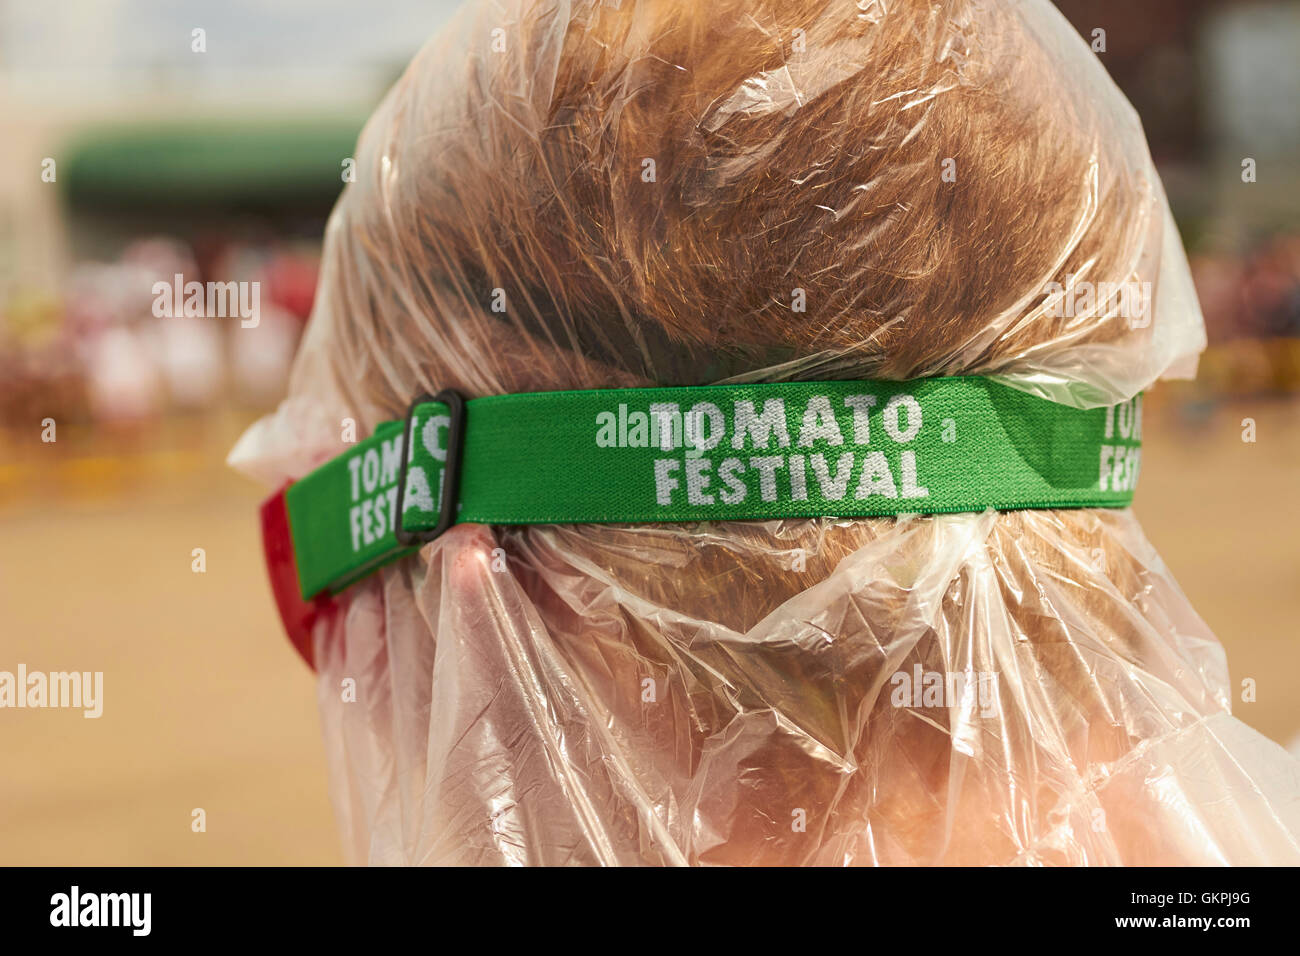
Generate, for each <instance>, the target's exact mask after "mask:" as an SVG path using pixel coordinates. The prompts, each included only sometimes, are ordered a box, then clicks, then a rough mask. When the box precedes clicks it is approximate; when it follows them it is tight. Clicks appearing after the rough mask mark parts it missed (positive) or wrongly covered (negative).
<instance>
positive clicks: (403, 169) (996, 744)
mask: <svg viewBox="0 0 1300 956" xmlns="http://www.w3.org/2000/svg"><path fill="white" fill-rule="evenodd" d="M357 158H358V166H357V168H358V175H359V179H358V181H357V182H356V183H353V184H351V185H350V186H348V187H347V189H346V191H345V194H344V196H343V198H342V200H341V201H340V203H339V205H338V208H337V209H336V211H335V214H334V216H333V218H332V220H331V223H330V227H329V231H328V234H327V241H326V263H325V273H324V278H323V280H322V286H321V291H320V295H319V296H318V302H317V307H316V310H315V312H314V314H313V317H312V320H311V323H310V325H309V332H308V337H307V340H306V341H305V343H304V346H303V352H302V354H301V356H300V358H299V362H298V365H297V367H296V370H295V375H294V379H293V383H292V389H291V397H290V398H289V400H288V401H286V403H285V405H284V406H283V407H282V409H281V411H280V413H279V416H278V418H277V419H275V420H273V421H272V422H269V423H267V424H266V425H265V426H264V427H263V431H262V432H261V435H262V436H263V437H265V436H268V435H278V436H281V437H283V436H286V435H289V436H292V440H291V441H290V442H289V444H291V445H292V450H291V451H290V452H284V451H283V450H282V451H281V452H280V453H279V454H278V455H273V456H272V455H268V456H264V458H263V460H262V466H263V470H264V472H265V473H267V474H269V475H275V476H279V475H284V474H288V475H290V476H297V475H299V474H301V473H302V472H303V471H304V470H306V469H307V468H308V467H310V466H311V465H312V464H314V463H316V462H317V461H319V460H320V459H321V458H323V457H325V456H328V455H332V454H334V453H336V452H337V451H338V450H339V449H338V447H337V434H336V432H337V422H338V420H339V418H341V417H351V418H355V419H356V420H357V421H358V422H360V423H362V424H363V425H364V426H373V425H374V424H376V423H377V422H379V421H382V420H386V419H391V418H393V417H395V416H397V415H398V414H400V412H401V411H402V410H403V409H404V408H405V406H406V404H407V403H408V402H409V401H410V399H411V398H412V397H413V396H415V395H416V394H419V393H421V392H425V391H436V390H438V389H440V388H446V387H453V388H457V389H460V390H462V391H464V392H465V393H466V394H468V395H471V396H477V395H489V394H500V393H508V392H519V391H534V390H553V389H563V388H596V387H607V386H634V385H670V384H671V385H697V384H706V383H714V382H722V381H785V380H809V379H853V378H876V379H908V378H914V377H921V376H934V375H953V374H988V375H996V376H998V377H1000V378H1001V379H1002V380H1004V381H1006V382H1009V383H1011V384H1014V385H1016V386H1017V387H1020V388H1023V389H1025V390H1028V391H1033V392H1035V393H1037V394H1040V395H1042V396H1045V397H1050V398H1053V399H1055V400H1057V401H1063V402H1067V403H1070V404H1075V405H1082V406H1093V405H1097V404H1103V403H1105V404H1109V403H1114V402H1119V401H1122V400H1125V399H1128V398H1131V397H1132V396H1133V395H1135V394H1136V393H1138V392H1139V391H1140V390H1141V389H1143V388H1145V387H1147V386H1149V385H1151V384H1152V383H1153V382H1154V381H1155V380H1156V379H1157V378H1159V377H1160V376H1161V375H1164V374H1170V373H1185V372H1187V371H1188V369H1189V367H1194V362H1195V355H1196V353H1197V352H1198V351H1199V349H1200V348H1201V346H1202V345H1203V332H1202V329H1201V320H1200V314H1199V311H1198V310H1197V307H1196V303H1195V297H1194V295H1193V294H1192V293H1191V291H1190V282H1189V280H1188V277H1187V268H1186V262H1185V259H1184V258H1183V253H1182V249H1181V246H1180V245H1179V242H1178V239H1177V235H1176V233H1175V232H1174V231H1173V228H1172V225H1171V219H1170V216H1169V213H1168V209H1167V205H1166V203H1165V199H1164V195H1163V192H1162V189H1161V187H1160V184H1159V180H1158V178H1157V175H1156V173H1155V170H1154V168H1153V166H1152V163H1151V160H1150V158H1149V156H1148V153H1147V150H1146V145H1145V141H1144V138H1143V135H1142V131H1141V127H1140V124H1139V122H1138V120H1137V118H1136V116H1135V115H1134V113H1133V111H1132V109H1131V108H1130V107H1129V106H1128V104H1127V103H1126V102H1125V101H1124V99H1123V97H1122V96H1121V95H1120V94H1119V93H1118V91H1117V90H1116V89H1115V88H1114V87H1113V85H1112V84H1111V83H1110V81H1109V79H1108V78H1107V77H1106V75H1105V73H1104V70H1103V69H1102V68H1101V66H1100V65H1099V64H1098V63H1097V62H1096V59H1095V57H1094V56H1093V55H1092V54H1091V53H1090V51H1089V50H1088V49H1087V47H1086V46H1085V45H1084V44H1083V42H1082V41H1081V40H1080V39H1079V38H1078V37H1077V36H1076V35H1074V34H1073V32H1072V30H1071V29H1070V27H1069V26H1068V24H1066V23H1065V21H1064V20H1063V19H1062V18H1061V17H1060V16H1059V14H1057V13H1056V11H1055V10H1054V9H1053V8H1052V7H1051V6H1050V5H1049V4H1048V3H1047V2H1046V0H1042V2H1033V3H1012V2H1009V0H1008V2H992V0H941V2H920V0H916V2H899V3H894V2H884V0H870V2H867V0H864V2H861V3H857V4H852V3H841V2H834V0H720V2H714V3H707V4H704V3H694V2H685V0H674V2H670V0H639V2H625V3H621V4H618V5H613V4H606V3H602V2H597V0H574V2H571V3H563V4H555V3H549V2H539V0H509V2H504V3H482V4H479V5H477V6H471V7H469V8H467V9H466V10H465V11H464V12H463V13H462V15H461V16H460V17H459V18H458V19H457V20H456V21H455V22H454V23H453V24H452V25H451V26H450V27H449V28H448V29H447V30H446V31H444V32H443V33H442V34H441V35H440V36H439V37H437V38H435V39H434V40H433V41H431V42H430V43H429V44H428V45H427V46H426V47H425V49H424V50H423V51H422V52H421V53H420V54H419V55H418V56H417V57H416V59H415V60H414V62H413V63H412V64H411V66H410V68H409V69H408V70H407V72H406V74H405V75H404V76H403V77H402V79H401V80H400V81H399V82H398V84H397V85H396V87H395V88H394V89H393V90H392V91H391V92H390V94H389V95H388V97H387V98H386V99H385V101H384V103H383V104H382V105H381V107H380V108H379V109H378V110H377V112H376V113H375V115H374V116H373V118H372V119H371V121H370V123H369V124H368V125H367V127H366V130H365V132H364V134H363V136H362V139H361V143H360V147H359V155H358V157H357ZM1135 303H1136V304H1137V307H1136V308H1135V307H1134V305H1135ZM255 444H256V436H254V437H253V440H252V441H251V443H250V446H249V447H252V445H255ZM282 444H283V443H282ZM347 601H348V608H347V612H346V614H345V615H344V616H343V617H342V618H340V619H339V620H338V621H336V622H335V623H334V624H333V625H332V626H330V627H325V628H322V629H321V631H320V632H319V633H318V634H317V648H318V653H317V659H318V661H320V662H321V671H322V682H321V688H322V690H321V703H322V712H323V714H324V717H325V719H326V723H327V738H328V739H329V740H330V741H331V744H332V772H333V777H334V793H335V798H336V801H337V803H338V805H339V809H340V812H341V814H342V816H343V817H344V823H345V829H346V830H347V831H348V833H349V835H350V837H351V839H352V849H353V851H354V855H355V856H356V857H357V858H359V859H369V860H372V861H375V862H397V861H407V862H443V861H451V860H456V861H462V862H509V861H524V862H561V861H566V862H572V861H577V862H635V861H647V862H741V863H745V862H748V863H755V862H758V863H771V862H786V863H792V862H818V863H844V862H938V861H944V862H1011V861H1027V862H1126V863H1136V862H1170V861H1181V862H1199V861H1204V860H1206V859H1209V858H1212V859H1219V858H1221V857H1223V856H1232V855H1234V854H1237V855H1238V856H1239V857H1242V858H1245V857H1246V856H1247V855H1248V853H1247V851H1246V850H1244V849H1242V848H1243V847H1244V846H1245V844H1242V843H1240V841H1238V839H1237V837H1238V834H1239V831H1240V830H1241V828H1243V827H1245V826H1247V825H1254V823H1255V822H1256V821H1255V820H1253V819H1252V820H1247V819H1246V816H1245V815H1246V810H1245V809H1242V810H1241V812H1240V813H1235V812H1231V811H1230V812H1226V813H1225V814H1224V815H1223V816H1222V818H1220V819H1217V820H1216V821H1214V822H1213V823H1211V824H1205V822H1204V821H1201V822H1202V824H1205V825H1204V826H1202V827H1201V829H1196V828H1195V827H1191V825H1190V824H1189V823H1188V821H1187V820H1186V819H1179V818H1178V816H1177V814H1176V813H1175V812H1174V811H1173V810H1171V809H1169V806H1170V805H1169V804H1168V803H1167V802H1166V803H1164V804H1162V803H1161V801H1160V800H1159V799H1157V798H1156V797H1155V796H1152V795H1150V794H1147V793H1146V791H1145V790H1144V783H1143V781H1144V780H1146V779H1147V778H1148V777H1147V775H1149V774H1150V773H1151V772H1153V770H1154V769H1158V768H1166V767H1169V766H1174V765H1175V764H1176V759H1175V758H1176V757H1177V756H1178V755H1179V754H1182V753H1186V752H1191V751H1193V750H1196V748H1210V747H1214V746H1216V744H1215V743H1214V742H1213V741H1214V735H1213V733H1212V732H1210V731H1207V729H1206V727H1207V724H1206V719H1207V717H1208V716H1210V715H1222V716H1224V718H1225V719H1227V718H1226V710H1227V689H1226V668H1225V666H1224V663H1223V659H1222V654H1221V652H1220V651H1219V649H1218V646H1217V644H1216V643H1215V642H1214V639H1213V637H1212V636H1211V635H1209V634H1208V632H1207V631H1206V630H1205V628H1204V625H1203V624H1202V623H1201V622H1200V621H1199V619H1198V618H1197V617H1196V616H1195V614H1194V612H1192V611H1191V609H1190V608H1188V607H1187V606H1186V602H1185V600H1184V599H1183V598H1182V595H1181V593H1180V592H1179V591H1178V589H1177V586H1176V584H1174V583H1173V581H1172V579H1171V578H1170V577H1169V575H1168V572H1167V570H1166V569H1165V568H1164V565H1163V564H1162V563H1161V562H1160V560H1159V558H1158V557H1157V556H1156V555H1155V553H1154V551H1153V550H1152V549H1151V547H1150V545H1149V544H1148V543H1147V542H1146V541H1145V539H1144V538H1143V536H1142V534H1141V531H1140V529H1139V528H1138V526H1137V523H1136V521H1135V520H1134V519H1133V517H1132V515H1131V513H1129V512H1127V511H1124V512H1105V511H1091V510H1078V511H1026V512H1010V513H1002V514H999V513H994V512H986V513H984V514H967V515H947V516H934V517H930V518H897V519H895V518H889V519H863V520H854V521H847V520H835V519H830V518H826V519H818V520H798V521H793V520H790V521H772V522H765V523H758V522H752V523H716V524H704V525H688V526H682V525H657V526H648V525H641V526H621V527H620V526H577V527H566V526H550V527H522V528H513V529H496V530H493V529H487V528H482V527H476V526H462V527H458V528H455V529H453V531H452V532H450V533H448V534H447V535H444V536H443V537H442V538H440V539H439V540H438V541H436V542H434V543H433V544H431V545H429V546H427V547H426V548H425V549H424V550H423V551H422V553H421V556H420V557H419V558H411V559H408V560H405V561H403V562H400V563H399V564H397V565H395V566H394V567H392V568H390V569H388V570H386V571H385V572H383V574H382V575H381V576H377V577H375V578H373V579H371V580H369V581H367V582H364V583H363V584H362V585H359V586H358V587H357V588H355V589H353V590H352V591H350V592H348V597H347ZM1139 608H1140V610H1139ZM932 674H933V675H939V678H940V681H939V683H941V684H943V685H944V687H945V688H946V690H947V692H948V697H946V698H944V697H942V694H941V695H940V697H941V699H940V703H939V704H937V705H935V704H932V703H930V702H929V698H928V696H927V695H928V693H929V692H928V690H925V689H924V688H923V687H922V686H921V685H925V686H928V683H927V681H928V675H932ZM899 675H903V676H904V677H905V678H906V679H905V680H903V681H900V680H899V679H898V678H899ZM954 675H956V677H957V678H959V680H954ZM342 676H352V677H354V678H356V679H357V680H358V681H359V682H360V684H361V685H362V693H363V694H364V695H366V699H367V700H368V701H369V706H366V707H364V708H360V709H357V708H355V707H354V708H353V709H349V708H348V707H347V706H346V705H343V706H341V705H339V703H338V701H337V696H338V695H337V687H338V681H339V679H340V678H341V677H342ZM904 685H906V686H904ZM954 691H955V692H956V696H955V697H954V696H953V692H954ZM936 708H937V709H936ZM1157 738H1158V739H1159V740H1160V741H1161V743H1160V744H1159V745H1158V746H1154V745H1153V746H1140V745H1142V744H1143V742H1144V741H1147V742H1150V741H1151V740H1153V739H1157ZM1200 752H1204V750H1203V749H1202V750H1201V751H1200ZM1103 768H1104V770H1103ZM1170 772H1171V773H1172V779H1173V780H1174V784H1173V785H1174V787H1175V789H1177V788H1178V787H1186V788H1187V789H1186V791H1185V792H1186V796H1187V798H1188V799H1189V800H1195V799H1197V798H1198V797H1199V795H1198V794H1196V793H1194V792H1193V791H1194V790H1195V787H1196V786H1197V784H1196V783H1195V782H1194V781H1188V780H1185V779H1183V778H1182V777H1181V776H1180V774H1179V772H1178V770H1177V769H1174V770H1172V771H1170ZM1098 774H1103V775H1104V776H1105V780H1106V783H1105V785H1104V786H1101V785H1099V783H1098V780H1099V779H1101V778H1100V777H1098ZM1162 806H1163V807H1164V809H1162ZM1098 810H1101V811H1102V812H1103V816H1106V817H1107V819H1109V821H1110V822H1109V824H1108V826H1107V827H1103V828H1102V829H1100V830H1098V829H1096V828H1095V827H1094V826H1093V825H1092V824H1093V822H1095V820H1096V811H1098ZM800 820H802V821H803V822H804V825H803V826H802V828H801V827H800V826H798V825H795V824H797V823H798V821H800ZM792 821H794V823H792ZM954 821H956V822H957V823H958V824H959V825H956V826H954ZM1206 832H1209V834H1210V835H1209V837H1208V838H1207V837H1206V836H1205V833H1206ZM1207 843H1208V849H1207ZM1250 845H1252V846H1254V845H1255V844H1253V843H1252V844H1250ZM1260 845H1264V844H1260ZM1239 850H1241V853H1240V854H1238V851H1239ZM1250 852H1253V851H1250ZM1207 854H1208V857H1207Z"/></svg>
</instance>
